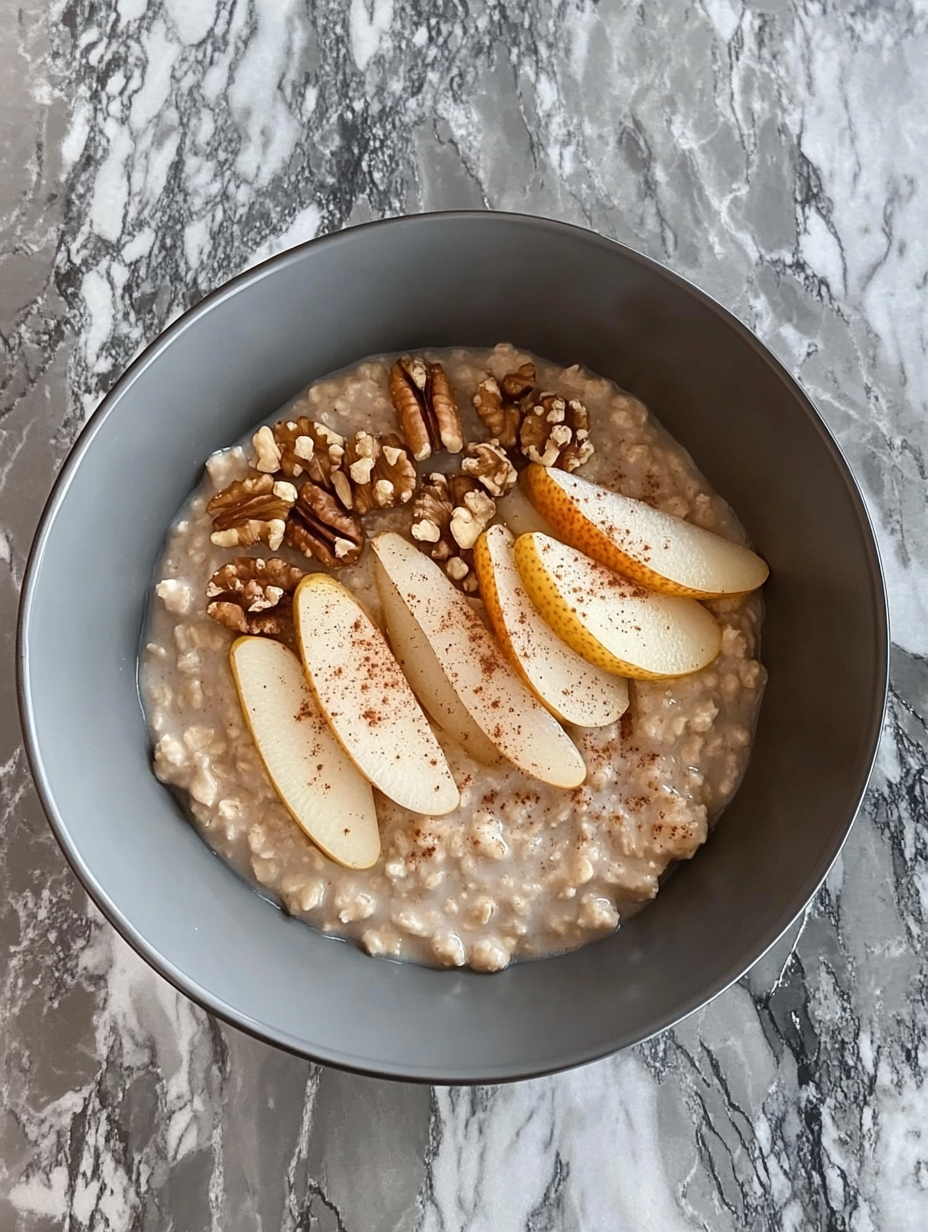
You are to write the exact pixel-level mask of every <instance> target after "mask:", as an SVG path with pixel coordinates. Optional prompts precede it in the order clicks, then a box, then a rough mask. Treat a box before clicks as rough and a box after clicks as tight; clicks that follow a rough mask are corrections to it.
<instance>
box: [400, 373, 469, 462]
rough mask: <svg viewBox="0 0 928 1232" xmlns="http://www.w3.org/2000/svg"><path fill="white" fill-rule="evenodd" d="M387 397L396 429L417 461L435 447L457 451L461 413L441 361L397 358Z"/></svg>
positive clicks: (459, 448)
mask: <svg viewBox="0 0 928 1232" xmlns="http://www.w3.org/2000/svg"><path fill="white" fill-rule="evenodd" d="M390 397H391V398H392V399H393V406H394V408H395V409H396V417H397V419H398V420H399V425H400V430H401V432H402V434H403V438H404V439H405V441H406V444H407V445H408V446H409V450H410V452H411V453H412V456H413V457H414V458H415V460H416V461H417V462H421V461H422V460H423V458H429V457H431V456H432V453H433V452H437V451H438V450H439V449H442V448H444V449H447V450H448V452H449V453H459V452H460V450H461V448H462V447H463V445H464V436H463V433H462V430H461V416H460V414H459V412H458V405H457V403H456V402H455V400H454V393H453V392H452V389H451V382H450V381H449V380H448V374H447V373H446V372H445V370H444V368H443V367H442V366H441V364H427V363H426V362H425V360H423V359H418V358H416V359H410V358H409V356H404V357H403V358H402V359H398V360H397V361H396V363H395V364H394V365H393V367H392V368H391V369H390Z"/></svg>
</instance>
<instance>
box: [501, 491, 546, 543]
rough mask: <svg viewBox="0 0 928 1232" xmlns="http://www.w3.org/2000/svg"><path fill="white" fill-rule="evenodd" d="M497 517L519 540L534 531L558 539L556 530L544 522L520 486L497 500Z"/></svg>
mask: <svg viewBox="0 0 928 1232" xmlns="http://www.w3.org/2000/svg"><path fill="white" fill-rule="evenodd" d="M496 516H497V517H498V518H499V520H500V521H501V522H502V523H503V524H504V525H505V526H508V527H509V529H510V530H511V531H512V533H513V534H514V535H515V537H516V538H517V539H518V537H519V535H528V534H531V532H532V531H533V530H540V531H541V532H542V533H543V534H545V535H553V536H554V538H555V539H556V538H557V534H556V533H555V531H554V528H553V527H552V526H551V525H550V524H549V523H548V522H546V521H545V520H544V518H543V517H542V516H541V514H540V513H539V512H538V510H537V509H536V508H535V506H534V505H533V504H532V502H531V501H530V500H529V499H528V497H527V496H526V495H525V492H524V491H523V490H522V488H521V487H520V486H519V485H518V484H516V486H515V487H514V488H510V489H509V491H508V492H507V493H506V495H505V496H498V497H497V498H496Z"/></svg>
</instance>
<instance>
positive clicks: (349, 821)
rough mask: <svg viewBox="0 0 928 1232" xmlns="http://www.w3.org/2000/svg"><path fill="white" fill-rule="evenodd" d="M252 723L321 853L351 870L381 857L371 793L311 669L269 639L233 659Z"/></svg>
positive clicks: (245, 646) (237, 646)
mask: <svg viewBox="0 0 928 1232" xmlns="http://www.w3.org/2000/svg"><path fill="white" fill-rule="evenodd" d="M229 659H230V662H231V665H232V675H233V677H234V679H235V687H236V688H237V689H238V696H239V701H240V702H241V705H242V711H243V713H244V715H245V721H246V723H247V724H248V728H249V730H250V731H251V734H252V736H253V737H254V742H255V744H256V746H257V749H258V753H259V754H260V756H261V760H262V761H263V762H264V766H265V769H266V770H267V772H268V776H269V777H270V780H271V782H272V783H273V784H274V787H275V788H276V790H277V794H278V795H279V796H280V799H281V801H282V803H283V805H284V807H285V808H286V809H287V810H288V812H289V813H290V814H291V816H292V817H293V820H294V821H295V822H296V823H297V825H299V826H300V827H301V828H302V829H303V830H305V831H306V833H307V834H308V835H309V837H310V838H311V839H312V841H313V842H314V843H315V844H316V846H317V847H320V848H321V849H322V850H323V851H324V852H325V853H326V855H327V856H330V857H331V858H332V859H333V860H336V861H337V862H338V863H339V864H344V865H345V867H346V868H370V867H371V865H372V864H375V863H376V862H377V858H378V856H379V855H380V831H379V830H378V828H377V812H376V810H375V807H374V793H373V792H372V791H371V785H370V783H368V781H367V779H366V778H365V777H364V775H363V774H362V773H361V772H360V770H358V768H357V767H356V766H355V764H354V762H353V761H352V760H351V758H350V757H349V756H348V755H347V753H345V751H344V749H343V748H342V747H341V745H340V744H339V743H338V741H337V740H336V739H335V737H334V736H333V735H332V733H331V731H330V730H329V726H328V724H327V723H326V721H325V719H323V717H322V715H321V714H320V713H319V711H318V710H317V709H316V703H315V701H314V700H313V695H312V693H311V692H310V689H309V685H308V684H307V682H306V676H305V674H304V672H303V665H302V664H301V663H300V661H299V659H298V658H297V657H296V655H295V654H293V653H292V651H290V650H288V649H287V647H286V646H283V645H281V643H280V642H275V641H272V640H271V639H270V638H266V637H240V638H237V639H236V640H235V641H234V642H233V643H232V649H231V651H230V652H229Z"/></svg>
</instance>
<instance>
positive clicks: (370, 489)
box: [342, 432, 418, 517]
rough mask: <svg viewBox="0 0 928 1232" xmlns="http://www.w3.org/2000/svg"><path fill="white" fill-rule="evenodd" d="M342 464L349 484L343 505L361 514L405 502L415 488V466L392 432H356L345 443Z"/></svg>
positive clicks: (416, 480)
mask: <svg viewBox="0 0 928 1232" xmlns="http://www.w3.org/2000/svg"><path fill="white" fill-rule="evenodd" d="M344 467H345V470H346V472H347V474H348V479H349V483H350V487H349V492H348V501H349V502H350V503H348V504H347V505H346V507H347V508H348V509H353V510H354V512H355V513H357V514H360V515H361V516H362V517H363V515H364V514H365V513H370V511H371V510H372V509H392V508H394V506H396V505H405V504H406V502H407V501H409V500H410V499H411V498H412V494H413V492H415V490H416V484H417V482H418V475H417V474H416V468H415V466H414V465H413V462H412V459H411V458H410V456H409V454H408V453H407V452H406V449H405V447H404V445H403V442H402V441H401V440H400V438H399V437H398V436H393V435H392V434H390V435H387V436H382V437H378V436H372V435H371V434H370V433H369V432H357V433H355V435H354V436H353V437H352V438H351V439H350V440H349V441H348V442H347V443H346V446H345V458H344ZM342 503H343V504H345V503H346V502H345V501H344V500H343V501H342Z"/></svg>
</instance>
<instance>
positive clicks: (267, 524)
mask: <svg viewBox="0 0 928 1232" xmlns="http://www.w3.org/2000/svg"><path fill="white" fill-rule="evenodd" d="M295 500H296V488H295V487H294V486H293V484H292V483H287V482H285V481H284V480H276V481H275V479H274V478H273V476H272V475H261V474H258V473H252V474H250V475H246V477H245V478H244V479H236V480H235V481H234V482H233V483H230V484H229V486H228V487H227V488H223V490H222V491H221V492H217V493H216V495H215V496H214V497H213V498H212V500H211V501H210V502H209V504H208V505H207V506H206V512H207V513H211V514H212V515H213V533H212V534H211V535H210V539H211V540H212V541H213V543H215V544H216V546H217V547H220V548H235V547H240V548H248V547H251V545H252V544H253V543H259V542H261V543H266V544H267V545H268V547H269V548H270V549H271V551H272V552H276V551H277V549H278V548H279V547H280V545H281V543H282V542H283V538H284V530H285V527H286V522H287V517H288V515H289V513H290V510H291V509H292V507H293V504H294V502H295Z"/></svg>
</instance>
